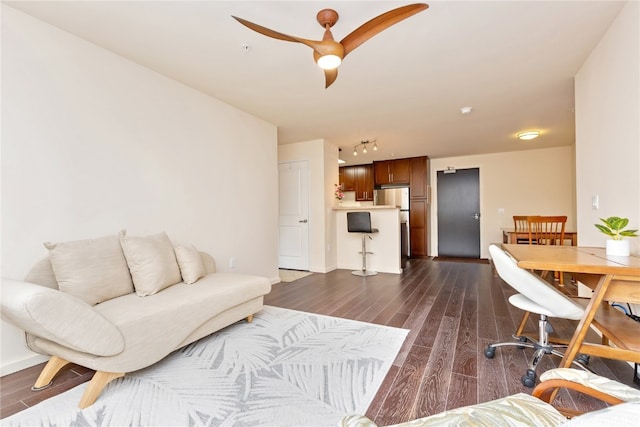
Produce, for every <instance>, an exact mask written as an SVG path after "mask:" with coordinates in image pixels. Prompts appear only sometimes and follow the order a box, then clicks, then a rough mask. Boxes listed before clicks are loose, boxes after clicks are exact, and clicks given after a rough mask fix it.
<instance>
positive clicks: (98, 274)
mask: <svg viewBox="0 0 640 427" xmlns="http://www.w3.org/2000/svg"><path fill="white" fill-rule="evenodd" d="M44 245H45V247H46V248H47V249H48V250H49V259H50V261H51V267H52V268H53V272H54V273H55V276H56V280H57V281H58V287H59V288H60V290H61V291H63V292H67V293H69V294H71V295H74V296H76V297H78V298H80V299H81V300H83V301H85V302H86V303H88V304H91V305H95V304H98V303H100V302H103V301H106V300H109V299H112V298H116V297H119V296H121V295H126V294H129V293H132V292H133V283H132V282H131V275H130V274H129V269H128V268H127V261H126V260H125V258H124V254H123V252H122V247H121V246H120V240H119V238H118V236H117V235H113V236H105V237H100V238H97V239H87V240H76V241H71V242H61V243H51V242H45V244H44Z"/></svg>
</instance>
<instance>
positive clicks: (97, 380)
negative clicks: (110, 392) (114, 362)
mask: <svg viewBox="0 0 640 427" xmlns="http://www.w3.org/2000/svg"><path fill="white" fill-rule="evenodd" d="M123 376H124V373H120V372H102V371H98V372H96V373H95V374H93V378H91V381H89V385H87V389H86V390H85V391H84V394H83V395H82V398H81V399H80V403H78V408H80V409H84V408H86V407H87V406H91V405H93V404H94V403H95V401H96V399H97V398H98V396H99V395H100V393H101V392H102V389H103V388H104V387H105V386H106V385H107V384H108V383H109V381H111V380H115V379H116V378H120V377H123Z"/></svg>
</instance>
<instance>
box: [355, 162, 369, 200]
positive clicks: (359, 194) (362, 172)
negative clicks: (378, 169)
mask: <svg viewBox="0 0 640 427" xmlns="http://www.w3.org/2000/svg"><path fill="white" fill-rule="evenodd" d="M355 168H356V201H359V202H372V201H373V165H372V164H371V165H360V166H355Z"/></svg>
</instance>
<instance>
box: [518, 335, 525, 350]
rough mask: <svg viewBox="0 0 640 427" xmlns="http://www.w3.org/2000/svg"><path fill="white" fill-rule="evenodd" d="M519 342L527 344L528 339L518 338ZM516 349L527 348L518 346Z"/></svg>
mask: <svg viewBox="0 0 640 427" xmlns="http://www.w3.org/2000/svg"><path fill="white" fill-rule="evenodd" d="M518 341H520V342H527V339H526V338H525V337H520V338H518ZM516 348H517V349H518V350H523V349H524V348H525V347H524V346H523V345H518V346H516Z"/></svg>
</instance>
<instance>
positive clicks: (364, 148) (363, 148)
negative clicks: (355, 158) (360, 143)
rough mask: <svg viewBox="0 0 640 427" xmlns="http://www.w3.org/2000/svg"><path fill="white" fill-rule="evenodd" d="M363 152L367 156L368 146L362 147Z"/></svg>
mask: <svg viewBox="0 0 640 427" xmlns="http://www.w3.org/2000/svg"><path fill="white" fill-rule="evenodd" d="M362 152H363V153H364V154H367V146H366V145H365V146H364V147H362Z"/></svg>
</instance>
